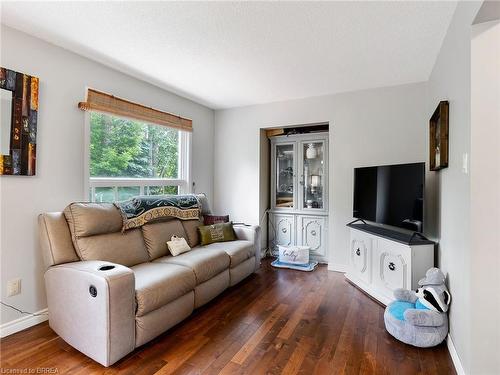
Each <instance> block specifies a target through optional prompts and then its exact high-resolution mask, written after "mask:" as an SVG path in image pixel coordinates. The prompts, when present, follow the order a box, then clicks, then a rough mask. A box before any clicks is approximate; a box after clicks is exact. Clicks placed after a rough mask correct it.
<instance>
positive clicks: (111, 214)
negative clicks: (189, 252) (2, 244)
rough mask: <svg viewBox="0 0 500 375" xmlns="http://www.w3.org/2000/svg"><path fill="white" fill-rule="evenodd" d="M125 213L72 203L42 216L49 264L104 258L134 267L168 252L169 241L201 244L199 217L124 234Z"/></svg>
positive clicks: (109, 206) (105, 206)
mask: <svg viewBox="0 0 500 375" xmlns="http://www.w3.org/2000/svg"><path fill="white" fill-rule="evenodd" d="M122 224H123V220H122V216H121V212H120V211H119V210H118V208H116V206H115V205H113V204H112V203H71V204H70V205H68V206H67V207H66V208H65V209H64V212H54V213H45V214H41V215H40V216H39V231H40V241H41V248H42V251H43V257H44V262H45V265H46V267H50V266H53V265H57V264H62V263H68V262H75V261H79V260H103V261H109V262H113V263H118V264H122V265H124V266H128V267H130V266H134V265H136V264H139V263H143V262H147V261H150V260H153V259H156V258H159V257H161V256H165V255H167V254H168V253H169V252H168V248H167V245H166V243H167V241H169V240H170V238H171V237H172V236H173V235H176V236H178V237H184V238H186V240H187V241H188V243H189V245H190V246H191V247H193V246H196V245H198V244H199V239H198V233H197V227H198V226H199V225H201V222H200V221H198V220H187V221H181V220H178V219H170V220H166V221H160V222H153V223H149V224H146V225H143V226H142V227H141V228H138V229H131V230H127V231H126V232H124V233H122V231H121V230H122Z"/></svg>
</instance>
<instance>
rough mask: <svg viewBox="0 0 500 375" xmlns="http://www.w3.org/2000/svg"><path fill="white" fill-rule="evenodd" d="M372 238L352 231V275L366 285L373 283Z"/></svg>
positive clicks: (350, 256) (350, 257)
mask: <svg viewBox="0 0 500 375" xmlns="http://www.w3.org/2000/svg"><path fill="white" fill-rule="evenodd" d="M372 242H373V241H372V238H371V237H370V236H368V235H366V234H364V233H362V232H358V231H351V246H350V249H349V251H350V254H349V259H350V264H351V273H352V274H353V275H354V276H356V277H357V278H359V279H361V280H363V281H364V282H366V283H370V282H371V255H372Z"/></svg>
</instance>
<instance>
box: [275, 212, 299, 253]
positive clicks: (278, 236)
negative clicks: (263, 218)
mask: <svg viewBox="0 0 500 375" xmlns="http://www.w3.org/2000/svg"><path fill="white" fill-rule="evenodd" d="M270 219H271V220H272V223H271V227H272V228H274V230H271V231H270V232H269V233H270V236H271V240H274V241H275V244H276V245H282V246H290V245H295V236H294V229H295V217H294V215H281V214H278V215H277V214H273V215H270Z"/></svg>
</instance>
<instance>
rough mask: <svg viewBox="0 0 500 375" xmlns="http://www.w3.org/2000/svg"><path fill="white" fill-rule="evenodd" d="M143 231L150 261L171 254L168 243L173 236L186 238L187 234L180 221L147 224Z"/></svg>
mask: <svg viewBox="0 0 500 375" xmlns="http://www.w3.org/2000/svg"><path fill="white" fill-rule="evenodd" d="M141 230H142V234H143V236H144V242H145V244H146V249H147V251H148V253H149V258H150V259H156V258H159V257H162V256H165V255H168V254H169V251H168V247H167V241H170V239H171V238H172V236H174V235H175V236H177V237H184V238H186V232H185V231H184V227H183V225H182V223H181V221H180V220H179V219H172V220H168V221H163V222H157V223H151V224H146V225H143V226H142V228H141ZM186 240H187V238H186Z"/></svg>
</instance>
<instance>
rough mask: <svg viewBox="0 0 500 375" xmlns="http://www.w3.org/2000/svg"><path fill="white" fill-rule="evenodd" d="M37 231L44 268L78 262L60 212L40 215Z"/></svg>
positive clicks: (66, 223) (66, 225) (64, 218)
mask: <svg viewBox="0 0 500 375" xmlns="http://www.w3.org/2000/svg"><path fill="white" fill-rule="evenodd" d="M38 231H39V237H40V246H41V249H42V255H43V261H44V263H45V267H46V268H49V267H50V266H55V265H57V264H62V263H69V262H76V261H79V260H80V258H78V255H77V254H76V252H75V249H74V247H73V242H72V240H71V233H70V231H69V227H68V222H67V221H66V217H65V216H64V214H63V213H62V212H47V213H45V214H40V215H39V216H38Z"/></svg>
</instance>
